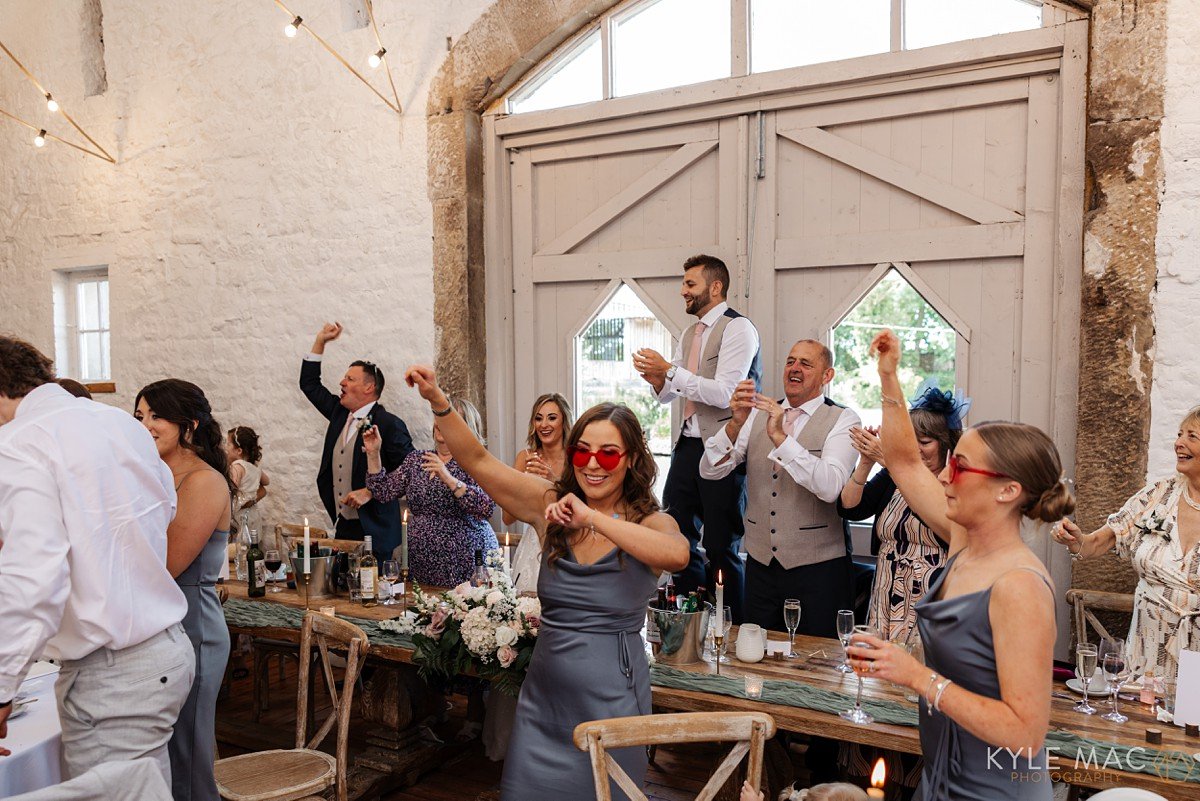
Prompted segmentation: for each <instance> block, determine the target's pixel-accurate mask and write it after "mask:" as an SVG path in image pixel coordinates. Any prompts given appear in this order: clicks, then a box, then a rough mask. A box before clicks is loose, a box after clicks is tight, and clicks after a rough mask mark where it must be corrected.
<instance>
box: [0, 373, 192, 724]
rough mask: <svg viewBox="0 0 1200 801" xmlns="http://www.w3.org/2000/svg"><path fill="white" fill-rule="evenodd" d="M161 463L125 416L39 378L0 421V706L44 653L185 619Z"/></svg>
mask: <svg viewBox="0 0 1200 801" xmlns="http://www.w3.org/2000/svg"><path fill="white" fill-rule="evenodd" d="M175 502H176V501H175V486H174V484H173V482H172V478H171V470H170V468H168V467H167V466H166V464H164V463H163V461H162V459H161V458H159V455H158V449H157V448H155V446H154V440H153V439H151V437H150V434H149V433H148V432H147V431H146V429H145V428H143V427H142V425H141V423H139V422H137V421H136V420H134V419H133V416H132V415H130V414H129V413H128V412H125V411H122V410H120V409H115V408H113V407H111V406H105V405H104V404H102V403H96V402H95V401H90V400H86V399H83V398H75V397H72V396H71V395H70V394H69V393H68V392H67V391H66V390H65V389H63V388H62V387H60V386H58V385H57V384H43V385H42V386H40V387H38V388H36V389H34V390H33V391H32V392H30V393H29V394H28V395H26V396H25V398H24V399H23V400H21V402H20V404H18V406H17V410H16V415H15V417H14V418H13V420H12V421H11V422H9V423H7V424H5V425H3V426H0V542H3V548H0V621H2V623H0V628H2V629H3V634H2V635H0V701H7V700H9V699H11V698H12V697H13V696H14V695H15V694H16V692H17V687H18V686H19V685H20V683H21V680H22V679H23V678H24V676H25V673H26V672H27V671H28V669H29V666H30V665H31V664H32V663H33V661H34V660H35V659H37V658H38V657H39V656H40V655H41V654H42V653H43V650H44V651H45V654H46V656H49V657H51V658H56V659H81V658H83V657H85V656H87V655H88V654H90V653H92V652H93V651H96V650H98V649H100V648H111V649H113V650H120V649H122V648H127V647H129V646H131V645H137V644H138V643H141V642H145V641H146V640H148V639H149V638H150V637H153V636H154V635H156V634H158V633H160V632H162V631H164V630H165V629H167V628H169V627H171V626H172V625H174V624H176V623H179V622H180V621H181V620H183V616H184V614H186V613H187V599H186V598H185V597H184V595H183V592H182V591H180V589H179V586H178V585H177V584H176V583H175V580H174V579H173V578H171V574H170V573H169V572H167V526H168V525H169V524H170V523H171V520H172V518H174V516H175Z"/></svg>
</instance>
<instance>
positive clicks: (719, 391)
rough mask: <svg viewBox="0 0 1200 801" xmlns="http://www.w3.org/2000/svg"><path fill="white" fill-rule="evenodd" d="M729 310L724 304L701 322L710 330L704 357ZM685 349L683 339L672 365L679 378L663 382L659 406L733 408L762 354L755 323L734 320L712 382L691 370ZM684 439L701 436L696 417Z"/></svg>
mask: <svg viewBox="0 0 1200 801" xmlns="http://www.w3.org/2000/svg"><path fill="white" fill-rule="evenodd" d="M728 308H729V304H728V303H725V302H723V301H722V302H721V303H718V304H717V305H716V306H714V307H712V308H711V309H709V310H708V313H707V314H705V315H704V316H703V317H701V318H700V320H699V321H698V322H701V323H704V324H705V325H706V326H707V328H705V329H704V331H703V332H702V333H701V334H700V352H701V354H703V353H704V348H706V347H707V346H708V335H709V334H711V333H712V327H713V326H714V325H716V324H717V321H718V320H720V319H721V316H722V315H724V314H725V310H726V309H728ZM683 346H684V343H683V340H682V339H680V341H679V344H678V345H677V346H676V348H675V358H674V359H673V360H672V361H671V364H673V365H675V376H674V377H673V378H668V379H667V380H666V381H664V382H663V388H662V391H661V392H659V393H658V401H659V403H670V402H671V401H673V400H675V399H676V398H686V399H689V400H693V401H696V402H698V403H703V404H705V405H707V406H716V407H717V408H719V409H727V408H729V402H730V401H731V400H732V399H733V390H734V389H735V388H736V387H737V384H738V382H739V381H741V380H743V379H745V378H746V376H747V375H749V373H750V365H752V364H753V363H754V354H756V353H758V331H757V330H756V329H755V328H754V323H752V322H750V320H749V318H747V317H734V318H733V319H732V320H730V321H729V324H728V325H726V326H725V335H724V336H723V337H722V339H721V351H720V353H719V357H718V359H717V371H716V375H714V376H713V377H712V378H704V377H703V376H699V375H696V374H695V373H693V372H691V371H690V370H688V369H687V367H686V366H685V362H684V359H683ZM683 435H684V436H685V437H698V436H700V424H699V423H698V422H697V421H696V419H695V415H692V416H691V417H689V418H688V419H687V420H685V421H684V423H683Z"/></svg>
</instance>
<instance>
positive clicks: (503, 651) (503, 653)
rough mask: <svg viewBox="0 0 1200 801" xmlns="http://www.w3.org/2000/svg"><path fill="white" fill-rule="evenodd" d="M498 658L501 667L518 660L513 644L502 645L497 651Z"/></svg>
mask: <svg viewBox="0 0 1200 801" xmlns="http://www.w3.org/2000/svg"><path fill="white" fill-rule="evenodd" d="M496 658H497V659H499V660H500V667H503V668H506V667H508V666H509V665H511V664H512V663H513V662H515V661H516V659H517V652H516V651H515V650H513V647H512V646H511V645H502V646H500V648H499V649H498V650H497V651H496Z"/></svg>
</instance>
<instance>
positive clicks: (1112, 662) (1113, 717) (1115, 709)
mask: <svg viewBox="0 0 1200 801" xmlns="http://www.w3.org/2000/svg"><path fill="white" fill-rule="evenodd" d="M1099 655H1100V669H1101V670H1103V671H1104V680H1105V681H1107V682H1108V689H1109V692H1111V693H1112V711H1111V712H1107V713H1105V714H1103V715H1101V716H1100V717H1102V718H1104V719H1105V720H1109V721H1112V722H1113V723H1124V722H1125V721H1127V720H1129V718H1127V717H1126V716H1125V715H1122V714H1121V710H1120V708H1119V702H1118V699H1117V693H1118V692H1119V691H1120V689H1121V685H1122V684H1124V683H1125V681H1126V680H1127V679H1128V678H1129V667H1128V665H1127V664H1126V663H1125V641H1124V640H1122V639H1119V638H1116V639H1111V640H1108V639H1106V640H1104V641H1103V642H1102V643H1100V651H1099Z"/></svg>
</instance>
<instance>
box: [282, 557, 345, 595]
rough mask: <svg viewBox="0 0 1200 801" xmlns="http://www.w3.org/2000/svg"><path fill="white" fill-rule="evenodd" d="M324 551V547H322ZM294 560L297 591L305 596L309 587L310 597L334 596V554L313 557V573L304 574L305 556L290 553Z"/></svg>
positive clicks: (293, 570) (293, 567)
mask: <svg viewBox="0 0 1200 801" xmlns="http://www.w3.org/2000/svg"><path fill="white" fill-rule="evenodd" d="M322 551H324V549H322ZM289 556H290V557H291V560H292V572H293V574H295V576H296V592H298V593H300V597H301V598H304V597H305V595H304V592H305V589H306V588H307V590H308V597H309V598H332V597H333V595H334V588H333V570H332V568H333V555H332V554H328V553H326V554H323V555H322V556H313V557H312V562H311V565H312V573H310V574H309V575H307V576H305V575H304V557H303V556H296V554H289Z"/></svg>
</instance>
